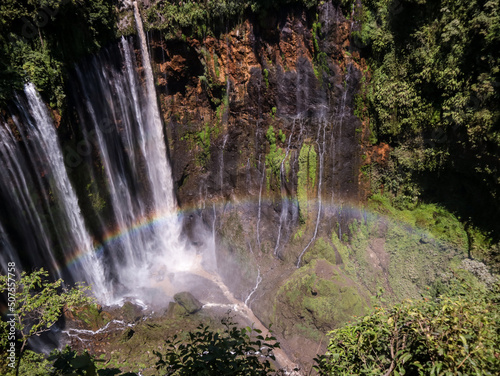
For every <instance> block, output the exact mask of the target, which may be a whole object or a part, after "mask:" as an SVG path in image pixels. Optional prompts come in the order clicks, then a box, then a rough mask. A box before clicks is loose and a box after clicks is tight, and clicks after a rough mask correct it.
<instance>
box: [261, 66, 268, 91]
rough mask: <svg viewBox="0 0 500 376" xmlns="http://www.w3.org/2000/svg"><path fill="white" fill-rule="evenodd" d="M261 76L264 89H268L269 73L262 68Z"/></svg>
mask: <svg viewBox="0 0 500 376" xmlns="http://www.w3.org/2000/svg"><path fill="white" fill-rule="evenodd" d="M262 73H263V76H264V83H265V84H266V89H269V71H268V70H267V69H266V68H264V69H263V70H262Z"/></svg>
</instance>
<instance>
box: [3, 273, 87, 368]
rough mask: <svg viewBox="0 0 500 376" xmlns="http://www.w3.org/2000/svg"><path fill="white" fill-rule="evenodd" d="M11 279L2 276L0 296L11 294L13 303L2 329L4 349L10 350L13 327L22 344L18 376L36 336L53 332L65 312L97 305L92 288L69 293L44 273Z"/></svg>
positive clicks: (9, 295)
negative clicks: (91, 293)
mask: <svg viewBox="0 0 500 376" xmlns="http://www.w3.org/2000/svg"><path fill="white" fill-rule="evenodd" d="M10 276H11V275H9V276H0V293H4V292H8V301H9V303H10V304H9V313H8V314H7V319H8V321H7V323H4V324H3V325H2V327H1V328H0V330H1V334H0V338H1V340H0V345H3V346H6V345H7V341H11V339H12V336H11V337H10V338H9V333H10V332H9V330H7V329H10V328H8V326H10V325H13V326H14V327H15V329H16V334H17V337H18V338H17V341H18V342H19V343H20V349H19V351H18V356H17V359H16V367H15V368H16V375H18V373H19V365H20V363H21V358H22V356H23V353H24V351H25V350H26V345H27V343H28V340H29V339H30V338H31V337H32V336H39V335H40V334H42V333H44V332H47V331H49V330H50V328H51V327H52V326H53V325H54V324H55V323H56V322H57V321H58V320H59V318H60V317H61V316H62V315H63V314H64V313H65V312H67V311H70V310H72V309H74V308H77V307H81V306H84V305H88V304H95V302H94V299H93V298H91V297H90V296H88V295H87V292H88V290H89V289H90V287H84V286H83V285H82V284H77V285H76V287H74V288H72V289H67V288H66V287H62V285H63V281H62V280H61V279H59V280H57V281H55V282H51V281H49V279H48V277H49V273H48V272H47V271H46V270H44V269H40V270H37V271H34V272H32V273H30V274H28V273H26V272H22V274H21V276H20V279H19V280H17V281H15V280H13V279H12V278H10ZM11 323H12V324H11Z"/></svg>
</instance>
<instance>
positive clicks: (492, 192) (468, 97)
mask: <svg viewBox="0 0 500 376" xmlns="http://www.w3.org/2000/svg"><path fill="white" fill-rule="evenodd" d="M499 8H500V3H499V1H498V0H490V1H480V0H473V1H468V0H459V1H455V0H442V1H439V2H438V3H436V2H435V1H430V0H419V1H412V0H403V1H387V0H364V1H363V8H362V10H360V11H359V12H358V13H359V15H360V17H361V19H360V20H359V21H361V25H362V26H361V30H359V31H356V32H354V33H353V39H354V45H356V46H357V47H359V48H360V49H361V51H362V53H363V54H364V56H365V57H366V58H367V59H368V62H369V65H370V68H371V71H372V77H371V81H370V83H369V87H368V90H367V92H366V97H365V98H366V101H367V105H368V111H369V114H370V126H371V127H373V131H374V132H373V134H374V135H375V136H376V138H378V140H379V141H383V142H386V143H389V144H391V146H393V147H394V151H393V153H392V156H391V158H392V162H391V163H393V166H389V168H388V169H387V170H386V171H384V170H383V169H381V171H380V174H381V175H386V174H388V176H387V179H385V182H387V183H389V184H392V187H391V189H392V190H395V191H398V192H397V193H396V195H398V196H399V195H406V196H413V200H414V201H417V200H419V199H420V197H421V196H422V195H424V193H429V194H432V195H433V196H434V197H433V199H438V200H440V201H445V202H446V204H447V205H450V206H453V207H454V209H455V210H456V211H460V212H461V213H462V216H463V217H469V216H474V217H475V218H474V220H475V221H482V223H481V225H482V226H483V227H487V228H492V227H495V226H492V225H491V224H490V221H489V218H491V217H493V216H497V215H498V211H499V210H500V206H499V204H498V203H499V201H498V194H497V192H498V191H499V189H500V178H499V177H500V171H499V170H498V166H500V164H499V157H498V156H499V155H500V135H499V129H500V128H499V125H500V84H499V82H500V69H499V67H500V50H499V49H498V48H497V46H498V45H500V17H499V16H498V9H499ZM360 109H361V106H359V109H358V110H357V111H358V113H359V112H360ZM408 161H413V163H407V162H408ZM415 161H418V163H415ZM455 171H460V172H459V173H458V174H457V173H454V172H455ZM450 177H451V178H450ZM437 180H438V181H439V183H437ZM385 182H381V181H379V182H378V183H377V187H375V189H379V188H380V187H381V186H382V184H384V186H385ZM468 184H472V185H474V186H476V187H477V188H474V189H473V190H471V191H473V193H468V191H469V189H468V188H467V185H468ZM427 186H431V187H432V188H431V189H426V188H427ZM436 186H437V189H435V188H434V187H436ZM441 187H442V188H441ZM422 188H423V189H425V192H422ZM478 189H480V190H481V193H479V192H478ZM464 192H465V194H466V195H467V196H466V197H464ZM457 196H460V197H457ZM478 197H481V198H480V199H478ZM481 202H483V203H484V202H487V203H486V204H481ZM478 205H481V207H477V206H478ZM497 227H498V226H496V228H495V230H496V231H498V228H497ZM497 237H498V235H497Z"/></svg>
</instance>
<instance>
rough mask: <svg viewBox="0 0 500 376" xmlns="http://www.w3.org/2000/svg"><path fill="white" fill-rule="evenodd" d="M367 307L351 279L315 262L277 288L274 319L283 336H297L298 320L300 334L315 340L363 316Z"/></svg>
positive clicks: (338, 269)
mask: <svg viewBox="0 0 500 376" xmlns="http://www.w3.org/2000/svg"><path fill="white" fill-rule="evenodd" d="M367 306H368V302H367V299H366V298H365V297H364V295H363V293H362V291H361V289H360V287H359V286H358V285H357V284H356V283H355V282H354V281H353V280H351V279H350V278H349V277H347V276H346V275H345V274H343V272H342V271H341V269H340V268H339V267H338V266H336V265H333V264H332V263H330V262H329V261H327V260H324V259H318V260H314V261H312V262H311V263H310V264H308V265H306V266H304V267H302V268H300V269H298V270H297V271H296V272H295V273H293V274H292V276H291V277H290V278H289V279H288V281H287V282H286V283H285V284H284V285H283V286H282V287H281V288H280V289H279V291H278V294H277V297H276V300H275V307H274V316H275V322H276V323H278V324H277V325H278V326H279V327H280V329H281V330H282V332H283V334H284V335H285V336H287V335H292V334H298V333H295V332H296V331H297V328H296V323H297V322H299V321H300V322H301V323H302V324H303V326H304V328H303V330H301V332H302V333H300V334H302V335H305V336H307V337H309V338H311V339H315V337H317V336H318V335H321V333H325V332H326V331H328V330H332V329H334V328H338V327H339V326H341V325H342V324H344V323H345V322H347V321H349V320H350V319H351V318H352V317H354V316H361V315H363V314H364V313H365V312H366V308H367Z"/></svg>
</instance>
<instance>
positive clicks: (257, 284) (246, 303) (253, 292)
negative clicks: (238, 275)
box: [245, 266, 262, 308]
mask: <svg viewBox="0 0 500 376" xmlns="http://www.w3.org/2000/svg"><path fill="white" fill-rule="evenodd" d="M261 282H262V276H261V275H260V266H259V267H258V269H257V280H256V281H255V286H254V288H253V289H252V291H250V294H248V296H247V298H246V299H245V305H246V306H247V307H248V308H250V302H251V300H250V299H251V298H252V295H253V294H255V293H256V292H257V289H258V288H259V285H260V283H261Z"/></svg>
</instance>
